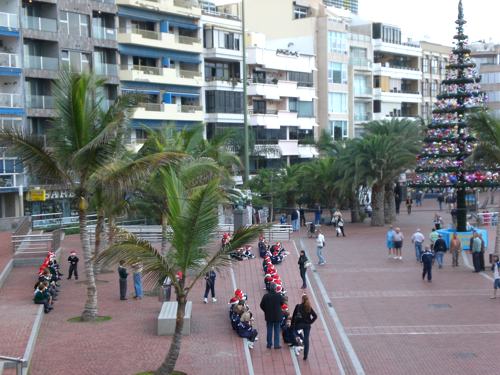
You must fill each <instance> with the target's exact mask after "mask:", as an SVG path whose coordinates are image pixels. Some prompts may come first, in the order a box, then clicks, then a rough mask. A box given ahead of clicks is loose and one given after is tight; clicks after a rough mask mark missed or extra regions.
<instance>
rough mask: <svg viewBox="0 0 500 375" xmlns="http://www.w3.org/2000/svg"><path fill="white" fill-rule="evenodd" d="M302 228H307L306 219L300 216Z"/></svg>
mask: <svg viewBox="0 0 500 375" xmlns="http://www.w3.org/2000/svg"><path fill="white" fill-rule="evenodd" d="M300 226H301V227H305V226H306V217H305V216H302V215H301V216H300Z"/></svg>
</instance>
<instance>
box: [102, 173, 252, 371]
mask: <svg viewBox="0 0 500 375" xmlns="http://www.w3.org/2000/svg"><path fill="white" fill-rule="evenodd" d="M165 181H166V185H165V200H167V201H168V202H169V204H168V211H167V220H168V222H169V225H170V226H171V228H172V234H171V238H170V246H171V248H170V250H169V251H168V252H167V253H166V254H162V253H161V252H160V251H158V250H157V249H156V248H155V247H153V246H152V245H151V244H150V243H148V242H147V241H143V240H140V239H138V238H136V237H134V236H133V235H128V236H127V237H126V238H125V239H124V240H123V241H121V242H119V243H117V244H114V245H112V246H111V247H109V248H108V249H106V250H104V252H102V253H101V254H100V255H99V257H98V258H97V262H99V263H101V262H102V263H104V264H115V263H116V262H117V261H119V260H124V261H125V263H126V264H128V265H131V264H133V263H135V262H137V260H140V261H141V262H142V263H143V265H144V271H143V273H144V283H145V284H146V285H148V284H149V285H153V286H155V285H157V283H158V280H163V279H164V278H165V277H167V276H168V277H170V279H171V280H172V285H173V287H174V289H175V291H176V295H177V302H178V307H177V319H176V324H175V333H174V336H173V339H172V342H171V344H170V349H169V351H168V354H167V356H166V358H165V360H164V361H163V363H162V364H161V366H160V367H159V368H158V369H157V370H156V372H155V375H168V374H171V373H172V371H173V370H174V368H175V364H176V361H177V358H178V357H179V353H180V349H181V340H182V328H183V325H184V311H185V306H186V302H187V298H188V295H189V292H190V290H192V288H193V286H194V285H195V283H196V282H197V281H198V280H199V279H200V278H201V277H202V276H203V275H205V273H206V272H208V270H210V269H211V267H216V268H218V267H225V266H228V265H229V264H230V262H231V260H230V259H231V258H230V257H229V256H228V253H229V251H231V249H234V248H236V247H240V246H242V245H243V244H245V243H248V242H249V241H252V240H254V239H255V238H256V237H257V236H258V234H259V232H260V230H261V228H260V227H258V226H253V227H249V228H246V229H241V230H239V231H237V232H236V233H235V234H234V236H233V238H232V240H231V243H230V246H229V247H228V248H226V247H224V248H221V249H219V250H217V251H215V252H210V250H209V249H210V248H211V247H212V248H213V247H214V246H216V245H214V241H213V240H214V239H215V238H214V233H215V231H216V229H217V225H218V224H217V223H218V218H217V206H218V205H219V204H220V203H221V202H222V198H223V191H222V190H221V189H220V187H219V180H218V179H213V180H212V181H210V182H208V183H207V184H206V185H204V186H202V187H199V188H197V189H187V188H186V186H185V184H183V182H182V181H181V179H179V178H178V177H177V175H176V173H175V171H174V170H173V169H171V170H169V171H168V176H167V178H166V179H165ZM216 243H218V242H216ZM179 271H180V272H182V274H183V275H185V277H184V278H182V279H180V280H179V279H177V278H176V274H177V272H179Z"/></svg>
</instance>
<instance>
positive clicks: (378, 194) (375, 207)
mask: <svg viewBox="0 0 500 375" xmlns="http://www.w3.org/2000/svg"><path fill="white" fill-rule="evenodd" d="M384 190H385V189H384V185H383V184H374V185H373V186H372V220H371V226H372V227H383V226H384Z"/></svg>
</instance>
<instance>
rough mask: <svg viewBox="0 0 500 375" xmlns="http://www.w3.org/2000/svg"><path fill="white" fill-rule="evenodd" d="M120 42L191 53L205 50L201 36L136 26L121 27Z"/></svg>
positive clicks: (119, 32)
mask: <svg viewBox="0 0 500 375" xmlns="http://www.w3.org/2000/svg"><path fill="white" fill-rule="evenodd" d="M118 42H119V43H126V44H137V45H141V46H146V47H150V48H160V49H173V50H177V51H183V52H191V53H201V52H202V50H203V47H202V44H201V39H199V38H194V37H187V36H183V35H177V34H171V33H161V32H159V31H151V30H143V29H139V28H136V27H134V28H120V29H119V31H118Z"/></svg>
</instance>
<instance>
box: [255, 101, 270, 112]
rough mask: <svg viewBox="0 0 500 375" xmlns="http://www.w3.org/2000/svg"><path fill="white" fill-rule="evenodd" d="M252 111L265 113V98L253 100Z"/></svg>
mask: <svg viewBox="0 0 500 375" xmlns="http://www.w3.org/2000/svg"><path fill="white" fill-rule="evenodd" d="M253 113H261V114H266V113H267V104H266V101H265V100H254V101H253Z"/></svg>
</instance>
